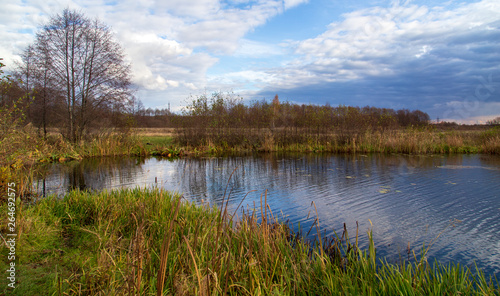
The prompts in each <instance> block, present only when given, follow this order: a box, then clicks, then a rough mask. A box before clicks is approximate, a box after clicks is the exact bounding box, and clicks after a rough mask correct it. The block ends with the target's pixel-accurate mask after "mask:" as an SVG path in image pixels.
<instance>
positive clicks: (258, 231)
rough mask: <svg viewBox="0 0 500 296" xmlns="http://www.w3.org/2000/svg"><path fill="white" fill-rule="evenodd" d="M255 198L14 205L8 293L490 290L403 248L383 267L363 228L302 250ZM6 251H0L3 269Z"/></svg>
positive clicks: (122, 193) (142, 197)
mask: <svg viewBox="0 0 500 296" xmlns="http://www.w3.org/2000/svg"><path fill="white" fill-rule="evenodd" d="M262 199H263V201H264V203H263V204H264V207H262V208H260V209H257V211H258V213H259V214H260V217H265V218H264V219H263V220H262V219H260V218H257V212H256V211H250V212H245V213H242V212H241V211H238V212H236V213H232V212H231V213H230V212H227V211H226V210H225V209H215V208H209V207H208V206H195V205H193V204H190V203H186V202H183V201H181V198H180V197H179V196H177V195H175V194H172V193H169V192H165V191H161V190H158V189H133V190H119V191H112V192H101V193H96V194H91V193H86V192H78V191H74V192H71V193H69V194H68V195H66V196H65V197H64V198H63V199H59V198H55V197H49V198H45V199H42V200H39V201H38V202H37V203H36V204H18V205H17V207H18V214H17V217H18V218H17V219H18V224H17V229H18V240H17V245H16V250H17V251H16V252H17V253H16V256H17V258H18V259H17V260H18V261H17V262H16V264H17V265H16V266H17V278H16V286H17V288H16V290H15V291H14V295H226V294H229V295H274V294H276V295H499V293H500V291H499V290H498V282H497V281H496V280H495V279H486V278H485V277H484V276H483V275H482V273H481V272H479V273H477V272H476V271H471V270H469V269H467V268H464V267H462V266H458V265H454V264H451V265H446V266H444V265H441V264H439V263H433V262H427V261H426V260H425V253H426V249H422V250H421V251H418V250H417V251H412V252H411V257H412V259H411V260H410V262H408V261H406V262H405V261H401V263H400V264H390V263H387V262H385V261H383V260H381V258H377V257H376V250H375V246H376V242H373V240H372V239H371V232H368V233H367V234H365V233H358V232H357V231H356V233H355V235H354V234H353V233H351V236H350V238H348V237H349V236H348V234H347V232H346V231H344V232H339V233H338V235H339V236H338V237H331V238H322V237H321V235H320V233H319V231H318V230H317V229H314V225H313V229H311V231H312V232H313V233H314V232H316V233H317V236H318V240H317V241H316V243H307V242H305V241H303V240H302V238H301V237H300V236H295V235H293V234H292V233H290V230H289V227H287V225H286V224H284V223H282V222H280V220H279V219H277V217H275V216H274V215H273V213H272V211H271V209H270V208H269V207H268V206H265V194H263V196H262ZM1 210H2V211H3V212H6V211H7V210H6V205H5V204H2V206H1ZM235 214H237V215H238V219H233V218H235V217H236V216H235ZM305 214H306V213H304V215H305ZM6 217H7V216H6V215H4V216H2V218H1V221H0V223H1V225H2V227H6V225H7V223H6V220H5V218H6ZM316 226H317V225H316ZM4 230H5V229H2V232H4ZM304 231H307V229H305V230H304ZM361 235H368V237H369V239H370V246H369V248H368V249H367V250H360V249H358V248H357V239H358V236H361ZM7 253H8V248H6V247H2V248H1V254H2V256H1V258H2V260H1V261H0V262H1V263H0V268H2V269H3V270H5V269H7V266H6V264H7V262H6V258H7ZM0 284H1V288H0V291H1V292H0V293H2V294H5V293H10V292H11V290H8V289H9V288H7V285H6V278H5V277H2V280H1V282H0ZM495 285H496V287H495ZM7 295H8V294H7Z"/></svg>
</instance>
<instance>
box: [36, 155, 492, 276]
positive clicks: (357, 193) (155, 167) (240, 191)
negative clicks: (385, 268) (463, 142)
mask: <svg viewBox="0 0 500 296" xmlns="http://www.w3.org/2000/svg"><path fill="white" fill-rule="evenodd" d="M45 170H46V172H47V175H46V177H44V178H43V179H40V180H38V181H37V182H36V183H35V187H36V188H37V190H38V191H39V193H40V194H58V195H63V194H64V193H65V192H67V191H68V190H72V189H74V188H80V189H89V190H97V191H98V190H103V189H110V188H121V187H128V188H131V187H136V186H140V187H147V186H158V187H162V188H165V189H168V190H173V191H177V192H179V193H182V194H183V196H184V197H185V198H186V199H187V200H190V201H194V202H197V203H202V202H209V203H210V204H217V205H220V204H221V202H222V199H223V196H224V191H225V188H226V185H227V184H229V186H228V190H227V193H226V196H229V208H230V209H231V210H232V211H234V210H236V208H237V206H238V204H239V203H240V202H241V201H242V200H243V198H244V197H245V195H246V194H247V193H248V192H249V191H251V190H256V191H254V192H251V193H249V194H248V195H247V196H246V198H245V199H244V200H243V207H244V208H245V209H248V208H250V209H252V208H253V207H254V206H255V208H259V207H260V200H261V195H262V194H264V192H265V191H266V190H267V202H268V204H269V206H270V208H271V210H272V211H273V213H274V215H275V216H279V217H285V219H289V221H290V222H292V223H293V225H294V226H297V225H298V224H299V223H300V225H301V227H302V229H303V230H304V232H307V230H309V228H310V227H311V225H312V224H313V223H314V219H315V218H316V211H315V208H314V205H312V202H314V203H315V205H316V207H317V211H318V216H319V223H320V226H321V229H322V235H324V234H326V235H332V234H333V231H334V230H338V233H340V232H341V230H342V229H343V225H344V223H346V226H347V229H348V231H350V235H351V236H352V237H354V235H355V231H356V222H358V224H359V233H360V245H361V246H362V247H366V246H367V244H368V242H367V235H366V232H367V231H368V230H369V229H373V235H374V241H375V247H376V248H377V255H379V256H384V257H385V258H386V259H387V260H388V261H389V262H398V260H400V256H401V257H402V258H406V257H407V252H406V250H407V247H408V244H409V245H410V248H411V249H413V250H415V252H416V253H418V252H419V250H420V249H421V247H422V246H423V244H424V243H425V244H426V245H429V244H430V243H431V242H432V241H434V243H433V244H432V246H431V249H430V251H429V253H428V260H429V262H432V261H433V260H434V259H438V260H439V261H441V262H444V263H446V262H450V261H455V262H459V263H460V264H462V265H466V266H469V267H471V268H472V269H473V270H475V268H474V264H477V266H478V267H479V268H481V269H482V270H484V271H485V273H486V274H487V275H496V276H497V277H498V278H500V182H499V181H500V157H498V156H486V155H459V156H441V155H439V156H408V155H380V154H375V155H331V154H328V155H320V154H286V155H284V154H256V155H250V156H239V157H221V158H215V157H213V158H181V159H174V160H172V159H157V158H147V159H138V158H96V159H86V160H84V161H82V162H79V163H77V162H75V163H64V164H51V165H49V166H47V167H45ZM233 171H234V173H233ZM231 174H232V176H231ZM230 177H231V178H230ZM228 182H229V183H228ZM240 209H241V208H240ZM370 221H371V223H370ZM371 224H373V226H371ZM314 235H316V231H315V230H313V231H312V232H311V234H310V235H309V238H311V239H312V238H313V236H314Z"/></svg>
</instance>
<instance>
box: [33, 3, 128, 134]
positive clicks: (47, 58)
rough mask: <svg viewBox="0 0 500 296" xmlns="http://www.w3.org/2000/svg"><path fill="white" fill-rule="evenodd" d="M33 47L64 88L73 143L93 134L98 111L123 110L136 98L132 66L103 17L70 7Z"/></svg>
mask: <svg viewBox="0 0 500 296" xmlns="http://www.w3.org/2000/svg"><path fill="white" fill-rule="evenodd" d="M33 50H34V51H35V59H36V60H37V62H36V64H37V65H38V69H39V70H41V71H39V72H42V73H43V75H42V76H43V77H45V79H47V78H48V77H50V79H51V84H52V85H54V86H56V87H57V88H59V89H60V90H61V91H63V92H64V97H65V102H64V105H65V106H64V107H65V113H66V125H67V130H66V133H65V135H66V137H67V138H68V139H70V140H72V141H77V140H78V139H80V138H81V137H82V136H83V135H85V134H86V133H87V132H89V130H88V129H89V127H90V126H91V124H92V123H95V121H98V120H99V119H98V118H96V117H97V116H96V114H97V112H99V111H102V110H104V109H108V110H109V109H111V110H119V109H122V107H123V106H124V105H126V104H127V103H128V101H129V99H130V98H131V91H130V65H129V64H128V63H126V62H125V56H124V53H123V50H122V48H121V46H120V45H119V44H118V43H117V42H116V41H115V40H114V38H113V34H112V32H111V29H110V28H109V27H108V26H106V25H104V24H103V23H101V22H100V21H99V20H97V19H89V18H87V17H86V16H85V15H83V14H82V13H80V12H76V11H71V10H69V9H66V10H64V11H63V12H62V14H57V15H55V16H53V17H52V18H51V19H50V21H49V22H48V23H47V24H45V25H44V26H43V27H42V29H41V31H40V32H38V34H37V36H36V41H35V45H34V46H33ZM25 62H26V61H25ZM44 71H45V72H44ZM42 81H45V83H48V80H43V79H42ZM101 120H102V118H101Z"/></svg>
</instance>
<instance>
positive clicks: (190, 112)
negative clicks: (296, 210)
mask: <svg viewBox="0 0 500 296" xmlns="http://www.w3.org/2000/svg"><path fill="white" fill-rule="evenodd" d="M160 113H161V112H160ZM152 118H163V119H164V120H165V121H164V122H165V124H168V126H169V127H174V128H176V140H177V141H178V142H179V143H180V144H183V145H193V146H197V145H206V144H214V145H221V146H235V145H259V144H262V142H263V141H265V140H266V137H267V138H268V139H269V138H272V141H274V142H276V143H278V144H282V145H288V144H291V143H307V142H310V141H316V142H328V141H332V140H333V139H334V140H336V141H340V142H342V143H343V144H345V143H346V142H348V141H350V140H351V139H352V137H353V135H355V134H359V133H364V132H366V131H381V132H384V131H387V130H394V129H398V128H402V127H408V126H424V125H427V124H429V121H430V118H429V115H428V114H427V113H424V112H422V111H420V110H414V111H410V110H408V109H401V110H394V109H389V108H376V107H370V106H367V107H352V106H344V105H341V106H336V107H334V106H330V105H329V104H325V105H313V104H308V105H306V104H296V103H292V102H280V100H279V98H278V95H276V96H275V97H274V99H273V100H272V101H271V102H269V101H267V100H265V99H264V100H260V101H258V100H255V101H252V102H250V103H247V104H245V103H244V102H243V99H242V98H241V97H239V96H237V95H234V94H232V93H222V92H215V93H213V94H211V95H206V94H205V95H201V96H198V97H193V98H192V100H191V102H190V103H189V104H188V105H187V106H186V107H185V108H184V109H183V111H182V112H181V114H172V113H170V112H165V113H164V114H163V115H155V116H152Z"/></svg>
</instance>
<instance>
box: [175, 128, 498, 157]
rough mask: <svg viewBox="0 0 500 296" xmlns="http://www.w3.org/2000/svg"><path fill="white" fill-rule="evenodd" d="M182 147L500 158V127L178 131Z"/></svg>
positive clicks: (178, 139) (242, 150)
mask: <svg viewBox="0 0 500 296" xmlns="http://www.w3.org/2000/svg"><path fill="white" fill-rule="evenodd" d="M173 139H174V143H175V144H176V145H177V146H182V147H186V148H185V150H187V151H194V152H205V153H206V152H210V153H217V152H244V151H266V152H276V151H280V152H281V151H289V152H334V153H357V152H358V153H405V154H429V153H434V154H444V153H487V154H500V128H498V127H493V128H489V129H484V130H460V131H456V130H449V131H437V130H436V129H435V128H433V127H425V128H415V127H410V128H405V129H395V130H386V131H377V130H375V131H372V130H367V131H350V132H348V133H342V132H339V133H330V134H321V133H306V132H305V131H301V130H294V129H275V130H271V129H262V130H259V131H257V130H239V129H226V130H223V129H218V130H213V131H210V132H207V131H205V132H204V133H203V134H199V133H196V131H194V130H193V131H182V130H181V131H178V132H177V134H175V135H174V137H173Z"/></svg>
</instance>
